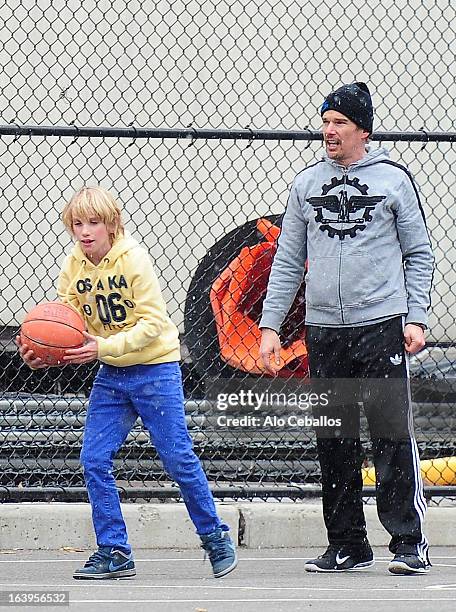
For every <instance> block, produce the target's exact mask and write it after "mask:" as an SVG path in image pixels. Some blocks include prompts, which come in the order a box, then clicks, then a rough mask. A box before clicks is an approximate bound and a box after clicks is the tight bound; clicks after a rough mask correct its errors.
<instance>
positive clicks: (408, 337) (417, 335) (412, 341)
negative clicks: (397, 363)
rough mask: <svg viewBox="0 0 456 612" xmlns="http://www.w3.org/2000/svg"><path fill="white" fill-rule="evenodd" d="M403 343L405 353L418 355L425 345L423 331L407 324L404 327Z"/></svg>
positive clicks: (411, 324) (418, 327) (417, 326)
mask: <svg viewBox="0 0 456 612" xmlns="http://www.w3.org/2000/svg"><path fill="white" fill-rule="evenodd" d="M404 341H405V350H406V351H407V353H410V354H411V355H414V354H415V353H418V351H421V349H422V348H424V347H425V345H426V340H425V338H424V331H423V329H422V328H421V327H420V326H419V325H414V324H413V323H407V325H406V326H405V327H404Z"/></svg>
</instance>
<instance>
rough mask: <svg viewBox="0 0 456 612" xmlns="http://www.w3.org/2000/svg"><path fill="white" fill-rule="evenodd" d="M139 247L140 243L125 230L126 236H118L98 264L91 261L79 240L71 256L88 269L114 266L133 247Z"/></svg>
mask: <svg viewBox="0 0 456 612" xmlns="http://www.w3.org/2000/svg"><path fill="white" fill-rule="evenodd" d="M138 248H141V247H140V245H139V243H138V242H137V241H136V240H135V239H134V238H132V237H131V235H130V234H129V233H128V232H125V234H124V236H121V237H119V238H117V240H116V241H115V242H114V243H113V245H112V247H111V248H110V249H109V251H108V252H107V253H106V255H105V256H104V257H103V259H102V260H101V261H100V263H99V264H98V265H95V264H93V263H92V262H91V261H90V259H89V258H88V257H87V255H86V254H85V253H84V251H83V250H82V248H81V245H80V243H79V242H77V243H76V244H75V245H74V247H73V249H72V251H71V256H72V257H74V259H75V260H76V261H77V262H78V263H79V265H81V266H84V267H85V268H86V269H87V270H91V269H92V270H93V269H95V268H109V267H112V266H113V265H115V263H116V261H117V260H118V259H119V258H120V257H122V256H123V255H125V253H128V252H129V251H131V250H132V249H138Z"/></svg>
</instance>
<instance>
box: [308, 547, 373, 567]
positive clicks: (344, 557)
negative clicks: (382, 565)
mask: <svg viewBox="0 0 456 612" xmlns="http://www.w3.org/2000/svg"><path fill="white" fill-rule="evenodd" d="M371 565H374V554H373V552H372V548H371V547H370V545H369V543H368V542H365V543H363V544H359V545H357V546H356V545H345V546H344V545H342V546H337V545H334V544H330V545H329V546H328V548H327V549H326V551H325V552H324V553H323V554H322V555H321V556H320V557H317V559H310V560H309V561H307V562H306V564H305V565H304V569H305V570H306V572H347V571H351V570H361V569H365V568H366V567H370V566H371Z"/></svg>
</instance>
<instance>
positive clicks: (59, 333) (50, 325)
mask: <svg viewBox="0 0 456 612" xmlns="http://www.w3.org/2000/svg"><path fill="white" fill-rule="evenodd" d="M84 330H85V324H84V319H83V318H82V317H81V315H80V314H79V313H78V312H77V311H76V310H74V308H72V307H71V306H68V305H67V304H63V303H62V302H43V303H42V304H38V305H37V306H35V307H34V308H32V310H30V312H29V313H28V314H27V316H26V317H25V319H24V322H23V323H22V326H21V342H22V343H23V344H26V345H27V346H28V347H29V348H30V349H32V351H33V352H34V353H35V356H36V357H39V358H40V359H42V360H43V362H44V363H47V364H48V365H53V366H54V365H63V364H64V363H65V362H63V356H64V354H65V351H66V350H67V349H69V348H79V347H80V346H82V345H83V343H84V336H83V335H82V332H83V331H84Z"/></svg>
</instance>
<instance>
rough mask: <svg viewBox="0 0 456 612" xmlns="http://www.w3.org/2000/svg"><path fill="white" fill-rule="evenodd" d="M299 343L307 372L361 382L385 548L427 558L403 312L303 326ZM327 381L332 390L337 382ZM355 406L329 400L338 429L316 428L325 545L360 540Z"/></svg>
mask: <svg viewBox="0 0 456 612" xmlns="http://www.w3.org/2000/svg"><path fill="white" fill-rule="evenodd" d="M306 343H307V347H308V351H309V364H310V372H311V376H312V378H314V379H315V378H328V379H341V380H342V379H343V380H344V381H345V383H347V379H351V380H353V385H354V386H356V385H358V384H359V385H361V386H362V388H363V389H365V388H366V387H367V389H368V392H367V393H366V391H364V396H363V407H364V412H365V414H366V418H367V422H368V425H369V431H370V435H371V440H372V448H373V456H374V463H375V469H376V475H377V476H376V478H377V511H378V515H379V518H380V521H381V523H382V524H383V526H384V527H385V529H386V530H387V531H388V532H389V534H390V535H391V541H390V546H389V547H390V550H391V552H393V553H395V552H397V551H398V550H400V551H401V552H406V551H410V552H417V553H418V554H419V555H420V556H421V557H422V558H423V559H426V558H427V548H428V545H427V541H426V538H425V537H424V535H423V532H422V523H423V519H424V514H425V510H426V502H425V499H424V495H423V485H422V480H421V473H420V465H419V455H418V449H417V445H416V441H415V439H414V436H413V425H412V413H411V402H410V388H409V378H408V358H407V355H406V353H405V350H404V340H403V325H402V317H395V318H393V319H389V320H388V321H385V322H383V323H377V324H374V325H366V326H363V327H343V328H329V327H316V326H308V327H307V336H306ZM366 379H369V380H366ZM351 380H350V381H348V382H349V384H350V385H351ZM320 382H321V381H320ZM333 382H334V385H335V387H336V388H337V384H339V383H338V382H335V381H332V383H331V384H333ZM357 399H359V397H358V398H357ZM336 403H337V402H336ZM359 410H360V408H359V404H357V403H356V402H354V403H351V404H345V405H344V404H343V402H342V403H340V404H339V405H336V406H333V407H331V408H330V410H329V412H327V414H329V415H330V416H333V417H336V416H339V417H342V422H343V427H342V428H341V430H340V431H339V432H337V431H336V432H334V431H333V434H331V435H327V434H325V435H321V432H318V430H317V448H318V457H319V461H320V466H321V472H322V487H323V514H324V520H325V524H326V528H327V531H328V540H329V542H330V543H331V544H348V543H353V544H356V543H359V542H361V541H362V540H364V539H365V538H366V524H365V519H364V512H363V503H362V487H363V482H362V477H361V466H362V462H363V459H364V453H363V449H362V445H361V443H360V439H359ZM331 411H332V412H331ZM318 414H321V413H318ZM316 416H317V415H316ZM347 423H348V425H347Z"/></svg>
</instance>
